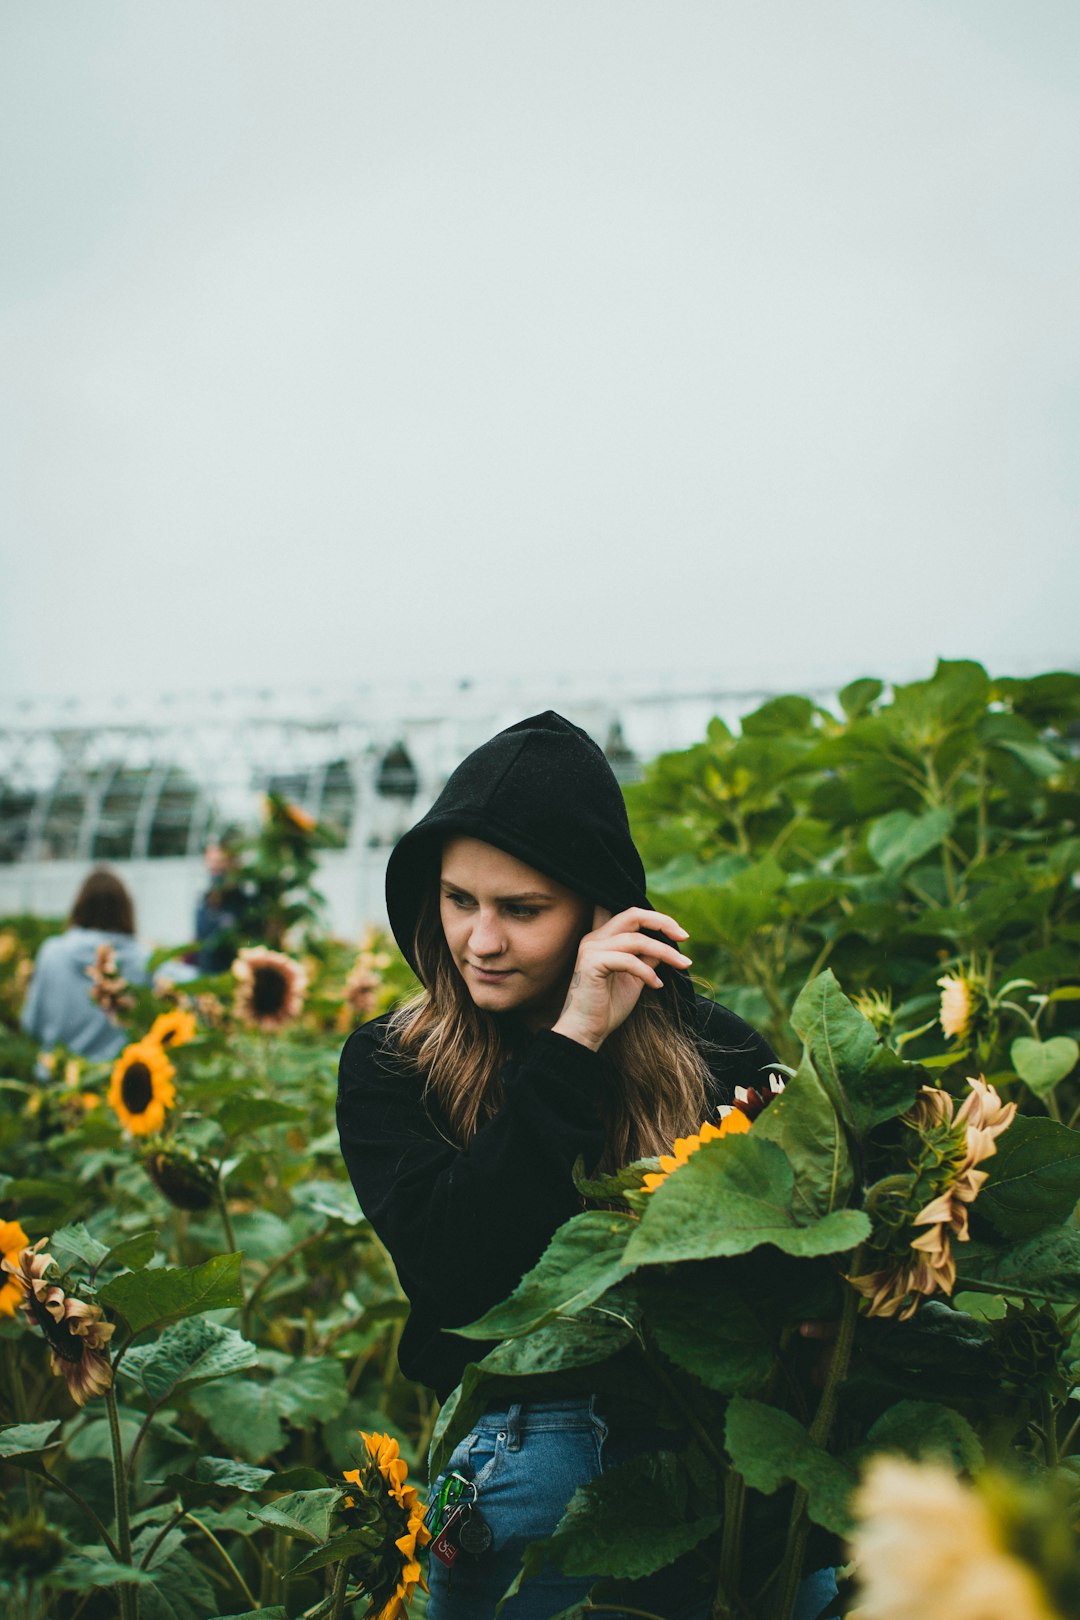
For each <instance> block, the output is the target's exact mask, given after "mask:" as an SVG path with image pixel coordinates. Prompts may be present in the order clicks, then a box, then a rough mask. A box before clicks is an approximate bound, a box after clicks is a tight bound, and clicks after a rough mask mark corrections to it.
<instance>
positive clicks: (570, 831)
mask: <svg viewBox="0 0 1080 1620" xmlns="http://www.w3.org/2000/svg"><path fill="white" fill-rule="evenodd" d="M386 896H387V907H388V912H389V918H390V924H391V927H392V929H393V931H394V935H395V937H396V939H397V941H398V944H399V945H400V947H401V949H402V951H403V953H404V954H405V956H406V957H407V959H408V960H409V962H410V963H411V964H412V966H413V968H414V969H415V971H416V973H417V975H418V977H419V978H420V980H421V982H422V983H423V984H424V986H425V994H424V995H423V996H422V997H420V998H419V999H418V1000H417V1001H415V1002H414V1003H412V1004H410V1005H408V1006H406V1007H405V1008H403V1009H399V1010H398V1011H397V1012H394V1013H391V1014H387V1015H384V1016H383V1017H382V1018H377V1019H373V1020H372V1021H371V1022H370V1023H368V1024H365V1025H363V1026H362V1027H361V1028H360V1029H358V1030H356V1031H355V1032H354V1033H353V1035H351V1036H350V1038H349V1040H348V1041H347V1042H346V1045H345V1049H344V1051H343V1053H342V1058H341V1068H340V1083H339V1095H338V1124H339V1129H340V1134H341V1144H342V1152H343V1154H344V1157H345V1162H346V1165H347V1167H348V1170H349V1174H350V1176H351V1178H352V1182H353V1186H354V1188H355V1189H356V1194H357V1197H358V1199H359V1202H360V1205H361V1207H362V1209H363V1210H364V1213H365V1215H366V1216H367V1217H368V1219H369V1220H370V1221H371V1224H372V1226H373V1227H374V1228H375V1231H376V1232H377V1233H378V1235H379V1237H380V1238H381V1239H382V1241H383V1242H384V1243H385V1245H386V1247H387V1249H388V1250H389V1252H390V1254H391V1256H392V1257H393V1260H394V1263H395V1265H396V1267H397V1271H398V1276H399V1278H400V1280H401V1285H402V1287H403V1288H404V1290H405V1292H406V1294H407V1295H408V1297H409V1300H410V1304H411V1307H412V1309H411V1313H410V1316H409V1319H408V1322H407V1323H406V1326H405V1329H404V1332H403V1334H402V1337H401V1343H400V1349H399V1359H400V1362H401V1367H402V1370H403V1372H404V1373H405V1374H406V1376H407V1377H409V1378H412V1379H415V1380H417V1381H418V1382H420V1383H424V1384H427V1385H429V1386H430V1387H431V1388H432V1389H434V1390H435V1392H436V1394H437V1395H438V1397H439V1399H440V1400H445V1399H446V1397H447V1395H449V1393H450V1392H451V1390H452V1389H453V1388H454V1387H455V1385H456V1384H457V1383H458V1382H459V1381H460V1379H461V1375H462V1372H463V1370H464V1368H465V1365H466V1364H467V1363H468V1362H469V1361H471V1360H475V1359H478V1358H479V1357H480V1356H481V1355H483V1354H484V1352H485V1349H486V1348H488V1347H486V1346H482V1345H477V1344H475V1343H472V1342H470V1341H468V1340H465V1339H461V1338H457V1337H455V1336H454V1335H453V1333H452V1332H448V1331H447V1330H448V1329H449V1328H452V1327H453V1326H454V1325H462V1324H465V1323H468V1322H470V1321H472V1320H475V1319H476V1318H477V1317H479V1316H480V1315H482V1314H483V1313H484V1312H485V1311H486V1310H488V1309H489V1308H490V1307H491V1306H492V1305H494V1304H496V1303H497V1302H498V1301H500V1300H502V1299H504V1298H505V1297H506V1296H507V1295H508V1294H509V1293H510V1292H511V1291H512V1290H513V1288H514V1287H515V1286H516V1284H517V1283H518V1282H519V1281H520V1280H521V1278H522V1276H523V1275H524V1273H525V1272H526V1271H528V1270H529V1269H530V1267H531V1266H533V1265H534V1264H535V1263H536V1261H537V1260H538V1259H539V1258H540V1256H541V1254H542V1253H543V1251H544V1249H545V1248H546V1247H547V1244H548V1242H549V1241H550V1239H551V1237H552V1235H553V1233H554V1232H555V1231H556V1229H557V1228H558V1227H559V1226H560V1225H561V1224H562V1223H563V1222H564V1221H566V1220H568V1219H569V1218H570V1217H571V1216H572V1215H575V1214H577V1213H578V1212H579V1211H580V1209H581V1208H582V1200H581V1198H580V1196H579V1194H578V1193H577V1191H576V1189H575V1187H574V1182H573V1174H572V1172H573V1167H574V1164H575V1162H576V1161H577V1160H578V1159H579V1158H583V1159H584V1161H585V1164H586V1166H587V1167H588V1168H589V1169H590V1170H593V1169H613V1168H615V1167H616V1166H618V1165H619V1164H624V1163H627V1162H629V1161H631V1160H633V1159H635V1158H640V1157H642V1156H644V1155H647V1154H652V1153H659V1152H666V1151H668V1150H669V1149H670V1146H671V1143H672V1142H673V1141H674V1139H675V1137H676V1136H678V1135H685V1134H687V1133H688V1132H692V1131H695V1130H697V1129H698V1127H699V1126H700V1124H701V1122H702V1121H703V1120H704V1119H706V1118H708V1117H710V1115H712V1116H713V1117H715V1109H716V1107H717V1106H718V1105H719V1104H721V1103H724V1102H729V1101H730V1100H731V1097H732V1094H733V1091H734V1087H735V1086H736V1085H759V1084H760V1083H761V1081H762V1079H763V1078H766V1079H767V1076H768V1072H769V1069H770V1067H771V1066H772V1065H773V1064H774V1061H775V1060H774V1058H773V1055H772V1053H771V1052H770V1050H769V1047H768V1046H767V1044H766V1043H765V1041H764V1040H762V1038H761V1037H760V1036H759V1035H758V1034H757V1033H756V1032H755V1031H754V1030H752V1029H751V1028H750V1027H749V1025H747V1024H745V1023H744V1022H743V1021H742V1020H741V1019H739V1018H737V1017H736V1016H735V1015H734V1014H733V1013H731V1012H729V1011H727V1010H726V1009H725V1008H722V1007H719V1006H716V1005H715V1004H713V1003H711V1002H708V1001H706V1000H704V999H703V998H700V997H696V996H695V994H694V991H693V987H692V985H691V982H690V979H689V977H688V976H687V972H686V969H687V968H688V967H689V965H690V958H689V956H687V955H686V954H685V953H684V952H683V950H682V949H681V945H682V942H683V941H685V940H686V938H687V935H686V931H685V929H683V928H681V927H680V926H679V924H678V923H677V922H676V921H675V920H674V919H673V918H671V917H668V916H665V915H664V914H663V913H660V912H656V911H653V910H652V909H651V908H650V907H649V904H648V901H647V899H646V895H645V874H644V869H643V867H642V864H641V859H640V856H639V855H638V852H637V850H636V848H635V847H634V844H633V841H632V839H631V836H630V828H629V823H628V821H627V817H626V810H625V807H624V804H623V799H622V794H621V792H620V790H619V787H618V783H617V782H616V780H615V777H614V775H613V773H612V771H611V769H610V767H609V765H608V763H607V761H606V759H605V758H604V756H603V754H602V752H601V751H600V749H599V748H598V747H597V745H596V744H595V743H594V742H593V741H592V739H591V738H590V737H588V735H587V734H586V733H585V732H583V731H581V730H580V729H579V728H578V727H577V726H574V725H571V724H570V722H569V721H567V720H564V719H563V718H562V716H560V715H558V714H555V713H552V712H550V711H549V712H547V713H545V714H541V715H536V716H533V717H532V718H530V719H528V720H523V721H521V722H520V723H519V724H518V725H515V726H511V727H510V728H509V729H508V730H506V731H503V732H500V733H499V734H498V736H496V737H494V738H492V739H491V741H490V742H488V743H485V744H484V745H483V746H482V747H480V748H478V749H477V750H476V751H475V752H474V753H473V754H471V755H470V756H469V757H468V758H467V759H466V760H465V761H464V762H463V763H462V764H461V765H460V766H459V767H458V768H457V770H456V771H455V772H454V773H453V775H452V776H451V777H450V779H449V781H448V782H447V784H446V787H445V788H444V790H443V792H442V793H441V794H440V796H439V798H438V799H437V800H436V801H435V804H434V805H433V806H432V808H431V809H430V810H429V811H428V813H427V815H425V816H424V817H423V818H422V820H421V821H419V822H418V823H417V825H416V826H415V827H413V828H412V829H411V831H409V832H408V833H406V834H405V836H404V837H403V838H402V839H401V840H400V842H399V843H398V845H397V847H396V848H395V850H394V852H393V854H392V855H391V858H390V862H389V866H388V868H387V878H386ZM565 1376H566V1375H563V1379H564V1382H563V1383H562V1384H556V1385H555V1386H554V1387H550V1386H549V1388H548V1389H546V1390H544V1392H543V1393H544V1394H545V1395H546V1394H549V1393H550V1394H551V1395H552V1396H553V1397H554V1398H552V1399H550V1400H548V1399H544V1400H537V1399H536V1394H537V1384H536V1381H535V1380H530V1381H529V1387H528V1390H527V1391H526V1390H523V1391H522V1402H521V1403H513V1402H511V1403H510V1404H509V1405H508V1407H507V1409H506V1411H504V1412H500V1413H489V1414H486V1415H485V1417H484V1418H483V1419H482V1420H481V1422H480V1424H478V1426H477V1428H476V1429H475V1430H474V1431H473V1433H472V1434H471V1435H470V1436H469V1437H468V1438H467V1439H466V1440H465V1441H464V1442H462V1444H461V1445H460V1446H459V1447H458V1448H457V1450H456V1451H455V1453H454V1457H453V1458H452V1459H451V1464H452V1466H453V1467H455V1468H459V1469H461V1470H462V1471H463V1472H465V1473H467V1474H468V1475H469V1476H470V1477H472V1478H473V1479H474V1480H475V1482H476V1484H477V1489H478V1491H479V1502H478V1506H479V1507H480V1509H481V1512H482V1514H483V1516H484V1518H485V1520H486V1521H487V1522H488V1523H489V1525H490V1528H491V1530H492V1534H493V1541H492V1545H491V1547H490V1548H489V1549H488V1550H487V1551H485V1552H484V1553H483V1554H482V1555H481V1556H480V1557H478V1558H476V1559H469V1560H466V1559H464V1558H459V1559H458V1560H457V1562H456V1563H455V1565H454V1568H453V1571H452V1572H451V1574H450V1576H449V1578H448V1575H447V1571H446V1569H445V1568H444V1567H443V1566H442V1565H441V1564H439V1563H438V1562H436V1561H435V1560H432V1562H431V1567H430V1571H429V1579H430V1581H431V1585H432V1596H431V1603H430V1606H429V1611H428V1612H429V1616H430V1617H431V1620H489V1617H490V1616H491V1615H493V1614H494V1609H495V1604H496V1602H497V1601H498V1599H499V1597H500V1596H501V1595H502V1593H503V1591H505V1589H506V1586H507V1585H508V1584H509V1581H510V1580H511V1578H512V1576H513V1575H514V1573H515V1571H516V1569H517V1566H518V1562H519V1559H520V1554H521V1551H522V1549H523V1547H524V1546H525V1544H526V1543H527V1542H528V1541H531V1540H533V1539H536V1538H538V1537H541V1536H544V1535H547V1534H550V1532H551V1531H552V1529H553V1528H554V1526H555V1524H556V1523H557V1522H558V1519H559V1518H560V1517H561V1514H562V1511H563V1509H564V1507H565V1505H566V1503H567V1501H568V1500H569V1498H570V1496H572V1494H573V1492H574V1490H575V1489H576V1488H577V1486H578V1485H579V1484H582V1483H584V1482H585V1481H586V1480H587V1479H589V1478H591V1477H593V1476H594V1475H595V1474H597V1473H598V1472H600V1471H601V1469H602V1467H603V1466H604V1465H605V1463H606V1464H607V1465H608V1466H610V1464H611V1462H612V1461H613V1460H618V1456H619V1450H618V1446H617V1445H616V1446H615V1447H614V1448H613V1447H612V1446H611V1445H610V1444H609V1445H608V1447H607V1449H606V1450H605V1441H606V1438H607V1424H606V1423H605V1421H604V1416H603V1415H602V1414H601V1413H600V1412H598V1410H597V1407H596V1402H595V1401H594V1400H593V1399H592V1397H591V1396H590V1394H589V1392H588V1389H587V1387H585V1388H583V1387H582V1385H581V1383H580V1382H579V1383H577V1384H576V1386H575V1387H573V1388H572V1389H568V1388H567V1387H566V1385H565ZM613 1438H614V1440H615V1441H616V1442H618V1441H619V1439H620V1437H619V1436H617V1435H616V1436H614V1437H613ZM631 1443H632V1442H631ZM623 1454H626V1453H625V1450H624V1452H623ZM590 1584H591V1583H590V1582H589V1581H587V1580H584V1581H583V1580H573V1579H569V1578H567V1577H564V1576H561V1575H560V1574H559V1572H558V1571H556V1570H554V1569H551V1568H548V1569H545V1571H543V1572H542V1573H541V1575H539V1576H537V1577H534V1578H533V1579H531V1580H529V1581H527V1582H525V1584H524V1586H523V1587H522V1590H521V1592H520V1594H519V1595H518V1596H516V1597H515V1598H513V1599H512V1600H511V1601H510V1602H509V1603H508V1604H507V1605H506V1606H505V1607H504V1609H503V1611H502V1612H503V1614H504V1615H505V1616H506V1617H507V1620H545V1617H548V1616H551V1615H554V1614H557V1613H558V1612H560V1611H561V1610H562V1609H564V1608H566V1607H568V1606H569V1605H570V1604H571V1603H573V1602H574V1601H575V1600H577V1599H579V1598H580V1597H582V1596H583V1595H584V1593H585V1591H586V1590H587V1589H588V1587H589V1585H590ZM658 1590H659V1593H660V1595H659V1597H658V1596H657V1591H658ZM825 1595H827V1590H826V1592H824V1593H822V1594H821V1599H819V1602H820V1601H821V1600H822V1599H823V1598H824V1596H825ZM649 1596H650V1603H649V1604H645V1605H644V1606H645V1607H649V1606H652V1605H655V1604H656V1603H657V1602H660V1603H667V1604H668V1607H664V1608H661V1610H660V1611H659V1612H662V1613H663V1614H664V1616H665V1620H682V1617H683V1616H685V1617H686V1620H697V1617H698V1615H699V1613H700V1614H701V1615H702V1616H703V1615H704V1614H705V1612H706V1610H705V1609H704V1608H699V1607H698V1606H697V1604H696V1601H695V1600H692V1599H691V1598H689V1597H687V1596H685V1595H684V1594H683V1593H682V1592H681V1591H680V1590H679V1583H678V1579H677V1577H672V1578H671V1581H670V1582H669V1583H668V1584H666V1585H665V1583H664V1580H663V1579H661V1581H660V1583H659V1587H658V1586H657V1582H656V1581H653V1582H652V1583H651V1584H650V1588H649ZM817 1609H818V1604H817V1603H815V1604H813V1606H811V1607H808V1608H807V1610H806V1614H807V1616H808V1617H809V1616H812V1615H814V1614H816V1613H817Z"/></svg>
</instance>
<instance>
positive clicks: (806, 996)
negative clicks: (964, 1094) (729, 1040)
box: [791, 969, 918, 1136]
mask: <svg viewBox="0 0 1080 1620" xmlns="http://www.w3.org/2000/svg"><path fill="white" fill-rule="evenodd" d="M791 1024H792V1028H793V1029H794V1030H795V1033H796V1034H797V1035H799V1036H800V1037H801V1039H802V1040H803V1041H804V1042H805V1044H806V1045H807V1047H808V1048H809V1050H810V1055H811V1057H812V1058H813V1061H814V1067H815V1069H816V1070H817V1073H818V1076H819V1078H820V1080H821V1083H822V1085H823V1086H824V1087H825V1090H826V1092H827V1093H828V1096H829V1100H830V1102H831V1103H832V1105H833V1107H834V1108H835V1109H836V1111H837V1113H838V1114H839V1115H840V1117H841V1118H842V1119H843V1120H844V1121H845V1122H846V1123H847V1124H848V1126H849V1128H850V1129H851V1130H853V1131H855V1132H856V1133H857V1134H858V1135H860V1136H863V1135H865V1134H866V1133H867V1132H868V1131H871V1130H873V1128H874V1126H875V1125H878V1124H881V1123H882V1121H884V1120H887V1119H892V1118H893V1117H894V1116H895V1115H896V1114H897V1113H900V1112H902V1110H903V1109H904V1108H905V1107H909V1106H910V1104H911V1103H912V1102H913V1101H914V1099H915V1092H916V1088H917V1085H918V1080H917V1073H918V1071H917V1068H916V1067H915V1066H911V1067H908V1066H906V1065H904V1064H902V1063H901V1060H900V1059H899V1058H897V1057H896V1056H895V1054H894V1053H892V1052H890V1051H889V1050H888V1048H887V1047H883V1046H879V1044H878V1038H877V1035H876V1034H875V1031H874V1027H873V1025H872V1024H871V1023H870V1022H869V1020H868V1019H866V1018H864V1017H863V1015H862V1013H860V1012H859V1011H858V1010H857V1009H856V1008H855V1007H854V1006H852V1004H851V1002H850V1001H849V1000H848V998H847V996H845V995H844V993H843V991H842V990H841V988H840V986H839V984H838V983H837V982H836V979H835V978H834V976H833V974H832V973H831V972H830V971H829V970H828V969H826V971H825V972H824V973H820V974H818V976H817V978H815V979H811V980H810V983H809V984H808V985H806V987H805V988H804V989H803V990H802V992H801V993H800V995H799V998H798V1000H797V1001H796V1003H795V1007H794V1010H793V1011H792V1014H791Z"/></svg>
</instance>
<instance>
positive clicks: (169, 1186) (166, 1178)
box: [143, 1144, 218, 1209]
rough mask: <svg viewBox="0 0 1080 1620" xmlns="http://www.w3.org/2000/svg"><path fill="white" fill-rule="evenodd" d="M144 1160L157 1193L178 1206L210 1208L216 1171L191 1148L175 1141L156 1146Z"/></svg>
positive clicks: (215, 1186)
mask: <svg viewBox="0 0 1080 1620" xmlns="http://www.w3.org/2000/svg"><path fill="white" fill-rule="evenodd" d="M143 1163H144V1165H145V1167H146V1173H147V1175H148V1176H149V1177H150V1180H151V1181H152V1182H153V1183H154V1186H155V1187H156V1188H157V1190H158V1192H159V1193H161V1195H162V1197H163V1198H167V1199H168V1200H169V1203H170V1204H173V1205H175V1207H176V1208H177V1209H209V1208H210V1206H211V1204H213V1203H214V1202H215V1200H216V1197H217V1186H218V1177H217V1171H216V1170H215V1168H214V1166H213V1165H212V1164H211V1163H210V1162H209V1161H208V1160H206V1159H200V1158H199V1156H198V1154H196V1153H193V1152H192V1151H191V1149H190V1148H184V1147H177V1146H176V1145H175V1144H174V1145H173V1146H171V1147H168V1148H165V1149H158V1150H157V1151H155V1152H153V1153H148V1154H147V1155H146V1158H145V1159H144V1160H143Z"/></svg>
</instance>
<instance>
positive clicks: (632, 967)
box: [594, 951, 664, 990]
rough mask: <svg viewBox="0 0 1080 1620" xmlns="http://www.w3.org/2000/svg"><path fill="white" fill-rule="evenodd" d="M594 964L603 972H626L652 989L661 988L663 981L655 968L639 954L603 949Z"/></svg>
mask: <svg viewBox="0 0 1080 1620" xmlns="http://www.w3.org/2000/svg"><path fill="white" fill-rule="evenodd" d="M594 965H595V966H597V967H600V968H602V969H603V971H604V972H605V973H608V974H611V973H628V974H630V975H631V977H632V978H635V979H640V980H641V981H642V983H643V984H648V985H651V986H652V988H653V989H654V990H662V989H663V987H664V981H663V979H662V978H661V977H660V975H659V974H658V973H657V971H656V969H655V968H652V967H650V966H649V964H648V962H643V961H642V960H641V958H640V956H632V955H631V954H630V953H629V952H628V951H604V953H603V954H602V955H601V956H598V957H596V959H595V963H594Z"/></svg>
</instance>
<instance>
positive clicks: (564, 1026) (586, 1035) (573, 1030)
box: [551, 1013, 604, 1052]
mask: <svg viewBox="0 0 1080 1620" xmlns="http://www.w3.org/2000/svg"><path fill="white" fill-rule="evenodd" d="M551 1033H552V1034H553V1035H565V1036H566V1038H567V1040H569V1041H576V1042H577V1044H578V1045H579V1046H587V1047H588V1049H589V1051H590V1052H599V1050H600V1048H601V1046H603V1044H604V1037H603V1036H602V1035H600V1036H596V1035H595V1034H593V1033H592V1032H590V1031H587V1030H584V1029H583V1028H582V1027H581V1025H580V1024H579V1023H577V1022H576V1021H575V1020H574V1019H573V1018H570V1017H568V1016H567V1015H566V1013H563V1014H562V1016H561V1017H560V1018H558V1019H557V1020H556V1022H555V1023H554V1024H552V1026H551Z"/></svg>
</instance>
